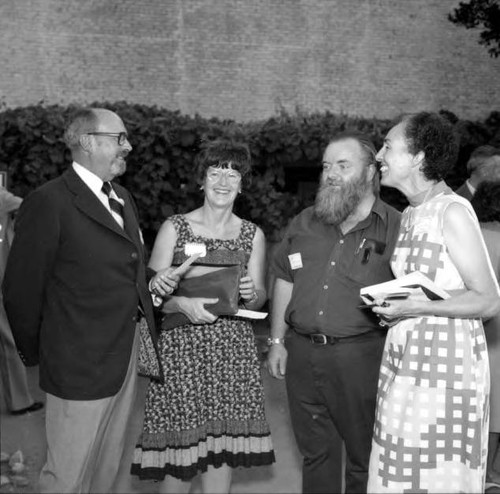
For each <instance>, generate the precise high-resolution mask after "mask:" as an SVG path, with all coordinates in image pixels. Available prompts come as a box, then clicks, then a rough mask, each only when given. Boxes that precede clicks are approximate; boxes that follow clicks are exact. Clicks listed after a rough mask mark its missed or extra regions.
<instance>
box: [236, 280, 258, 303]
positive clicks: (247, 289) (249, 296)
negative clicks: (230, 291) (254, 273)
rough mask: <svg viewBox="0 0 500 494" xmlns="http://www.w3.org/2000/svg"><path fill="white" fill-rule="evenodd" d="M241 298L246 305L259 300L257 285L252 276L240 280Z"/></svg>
mask: <svg viewBox="0 0 500 494" xmlns="http://www.w3.org/2000/svg"><path fill="white" fill-rule="evenodd" d="M240 298H241V299H242V300H243V303H244V304H245V305H247V304H251V303H254V302H256V301H257V300H258V298H259V294H258V293H257V290H256V289H255V283H254V282H253V279H252V278H251V277H250V276H243V277H242V278H241V279H240Z"/></svg>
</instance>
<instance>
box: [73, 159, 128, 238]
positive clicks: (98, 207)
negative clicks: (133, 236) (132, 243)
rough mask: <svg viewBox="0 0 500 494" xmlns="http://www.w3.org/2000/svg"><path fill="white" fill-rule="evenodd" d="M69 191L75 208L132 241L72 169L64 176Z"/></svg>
mask: <svg viewBox="0 0 500 494" xmlns="http://www.w3.org/2000/svg"><path fill="white" fill-rule="evenodd" d="M63 177H64V181H65V183H66V185H67V187H68V189H69V190H70V191H71V192H72V193H73V195H74V204H75V206H76V207H77V208H78V209H79V210H80V211H81V212H82V213H84V214H85V215H87V216H88V217H90V218H91V219H93V220H94V221H96V222H97V223H100V224H101V225H102V226H104V227H106V228H109V229H110V230H113V231H114V232H115V233H117V234H118V235H121V236H122V237H124V238H126V239H128V240H130V239H129V238H128V235H127V234H126V233H125V231H124V230H123V228H121V227H120V225H118V223H117V222H116V221H115V220H114V219H113V217H112V216H111V214H110V213H109V211H108V210H107V209H106V208H105V207H104V205H103V204H102V203H101V201H99V199H98V198H97V197H96V196H95V194H94V193H93V192H92V191H91V190H90V189H89V188H88V187H87V185H86V184H85V183H84V182H83V180H82V179H81V178H80V177H79V176H78V175H77V173H76V172H75V171H74V170H73V168H72V167H70V168H69V169H68V170H67V171H66V172H65V173H64V175H63Z"/></svg>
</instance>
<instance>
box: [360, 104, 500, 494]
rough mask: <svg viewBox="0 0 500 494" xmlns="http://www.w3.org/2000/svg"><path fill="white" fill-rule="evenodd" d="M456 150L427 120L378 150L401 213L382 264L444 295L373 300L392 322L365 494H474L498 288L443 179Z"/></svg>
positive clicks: (441, 123) (436, 123) (436, 120)
mask: <svg viewBox="0 0 500 494" xmlns="http://www.w3.org/2000/svg"><path fill="white" fill-rule="evenodd" d="M457 148H458V145H457V142H456V137H455V134H454V130H453V127H452V126H451V124H449V123H448V122H447V121H445V120H444V119H443V118H442V117H440V116H439V115H437V114H433V113H426V112H422V113H418V114H414V115H410V116H406V117H404V118H403V119H402V120H401V121H400V122H399V123H398V124H397V125H396V126H394V127H393V128H392V129H391V130H390V131H389V133H388V134H387V137H386V139H385V141H384V146H383V148H382V149H381V150H380V151H379V153H378V155H377V160H378V161H379V162H380V164H381V168H380V171H381V177H382V178H381V183H382V184H383V185H386V186H390V187H394V188H397V189H398V190H400V191H401V192H402V193H403V194H405V196H406V197H407V199H408V201H409V203H410V205H409V206H408V207H407V208H406V210H405V211H404V212H403V216H402V220H401V228H400V234H399V238H398V242H397V244H396V248H395V251H394V254H393V258H392V261H391V265H392V269H393V272H394V275H395V276H396V277H401V276H404V275H405V274H408V273H410V272H412V271H421V272H422V273H424V274H425V275H426V276H427V277H429V278H430V279H431V280H432V281H434V282H435V283H436V284H437V285H438V286H439V287H441V288H443V289H444V290H446V291H447V292H448V293H449V294H450V295H451V297H450V298H448V299H446V300H437V301H430V300H428V299H427V298H426V297H423V296H418V295H416V294H415V295H411V296H410V297H409V298H408V299H406V300H390V302H389V301H387V302H384V300H383V298H382V297H381V298H380V299H379V300H377V301H376V303H377V306H376V307H375V308H373V311H374V312H375V313H377V314H378V315H379V316H380V317H381V319H382V321H383V322H384V321H385V322H387V323H388V325H390V326H391V327H390V329H389V332H388V335H387V340H386V345H385V349H384V356H383V358H382V365H381V370H380V378H379V390H378V397H377V411H376V419H375V427H374V436H373V443H372V452H371V457H370V467H369V480H368V492H376V493H379V492H403V491H407V492H432V493H436V492H447V493H449V492H483V489H484V477H485V470H486V455H487V442H488V409H489V408H488V405H489V403H488V400H489V369H488V354H487V350H486V343H485V337H484V331H483V325H482V322H481V318H482V317H491V316H493V315H494V314H496V313H497V312H498V311H499V310H500V291H499V287H498V284H497V281H496V279H495V276H494V274H493V270H492V267H491V263H490V261H489V259H488V254H487V252H486V248H485V245H484V241H483V239H482V236H481V232H480V229H479V225H478V222H477V219H476V216H475V214H474V211H473V210H472V207H471V205H470V203H469V202H468V201H466V200H465V199H463V198H461V197H459V196H457V195H456V194H454V193H453V192H452V191H451V189H450V188H448V186H447V185H446V184H445V183H444V182H443V181H442V180H443V177H444V176H445V174H446V172H447V171H448V170H449V168H451V167H452V166H453V164H454V163H455V160H456V156H457V150H458V149H457Z"/></svg>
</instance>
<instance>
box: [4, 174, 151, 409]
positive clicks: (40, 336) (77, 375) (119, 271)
mask: <svg viewBox="0 0 500 494" xmlns="http://www.w3.org/2000/svg"><path fill="white" fill-rule="evenodd" d="M114 188H115V191H116V193H117V195H118V196H119V197H121V198H123V199H124V200H125V209H124V220H125V230H123V229H122V228H120V226H119V225H118V224H117V223H116V221H115V220H114V219H113V217H112V216H111V214H110V213H109V211H108V210H107V209H106V208H105V207H104V206H103V205H102V203H101V202H100V201H99V199H98V198H97V197H96V196H95V194H94V193H93V192H92V191H91V190H90V189H89V188H88V187H87V185H86V184H85V183H84V182H83V181H82V180H81V179H80V177H79V176H78V175H77V174H76V172H75V171H74V170H73V168H72V167H71V168H70V169H69V170H68V171H66V172H65V173H64V174H63V175H61V176H60V177H58V178H56V179H54V180H52V181H50V182H48V183H47V184H45V185H43V186H42V187H40V188H39V189H37V190H36V191H34V192H33V193H32V194H30V195H29V196H28V197H27V198H26V199H25V200H24V201H23V204H22V206H21V208H20V211H19V215H18V218H17V224H16V234H15V236H14V242H13V244H12V248H11V251H10V255H9V259H8V262H7V269H6V273H5V279H4V297H5V308H6V311H7V315H8V318H9V321H10V324H11V326H12V332H13V334H14V338H15V341H16V345H17V347H18V350H19V354H20V356H21V359H22V360H23V362H24V363H25V364H26V365H28V366H30V365H36V364H38V363H39V364H40V387H41V388H42V389H43V390H45V391H46V392H48V393H51V394H53V395H55V396H58V397H60V398H63V399H70V400H92V399H100V398H105V397H108V396H112V395H114V394H116V393H117V392H118V391H119V389H120V387H121V385H122V383H123V381H124V378H125V375H126V372H127V367H128V364H129V360H130V355H131V350H132V344H133V338H134V332H135V327H136V321H137V315H138V311H137V309H138V306H139V305H140V306H141V307H142V308H143V310H144V313H145V315H146V319H147V321H148V324H149V327H150V332H152V335H151V336H152V339H153V341H154V342H155V348H156V352H157V355H158V351H157V347H156V334H155V326H154V317H153V307H152V303H151V297H150V294H149V291H148V287H147V283H146V270H145V258H144V249H143V245H142V241H141V238H140V231H139V225H138V219H137V212H136V207H135V205H134V203H133V200H132V197H131V196H130V194H129V193H128V192H127V191H126V189H124V188H123V187H121V186H119V185H116V184H115V185H114Z"/></svg>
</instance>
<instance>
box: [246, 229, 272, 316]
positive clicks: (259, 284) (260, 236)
mask: <svg viewBox="0 0 500 494" xmlns="http://www.w3.org/2000/svg"><path fill="white" fill-rule="evenodd" d="M265 273H266V239H265V237H264V233H263V232H262V230H261V229H260V228H257V230H256V232H255V236H254V238H253V246H252V254H251V255H250V259H249V261H248V273H247V276H244V277H242V278H241V280H240V297H241V298H242V299H243V303H244V304H245V307H246V308H248V309H253V310H257V309H260V308H261V307H262V306H263V305H264V302H265V301H266V300H267V292H266V285H265V280H266V274H265Z"/></svg>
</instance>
